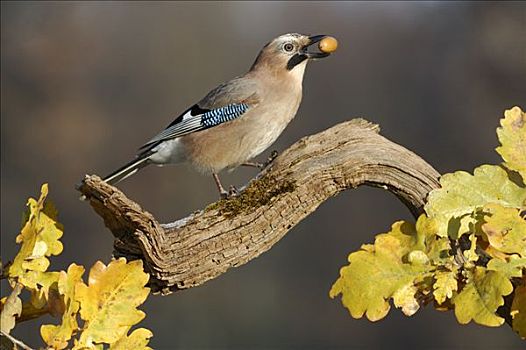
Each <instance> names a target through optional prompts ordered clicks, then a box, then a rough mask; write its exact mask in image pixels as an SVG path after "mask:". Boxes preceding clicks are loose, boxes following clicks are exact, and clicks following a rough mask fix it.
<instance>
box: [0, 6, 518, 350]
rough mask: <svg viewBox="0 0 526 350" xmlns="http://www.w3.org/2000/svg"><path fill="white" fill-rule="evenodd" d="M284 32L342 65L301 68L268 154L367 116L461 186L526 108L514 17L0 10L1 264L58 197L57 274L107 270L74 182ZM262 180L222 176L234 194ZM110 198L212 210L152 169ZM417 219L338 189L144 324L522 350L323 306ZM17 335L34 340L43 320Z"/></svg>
mask: <svg viewBox="0 0 526 350" xmlns="http://www.w3.org/2000/svg"><path fill="white" fill-rule="evenodd" d="M286 32H300V33H306V34H331V35H334V36H336V37H337V38H338V39H339V41H340V49H339V51H338V52H337V53H336V54H335V55H333V56H332V57H330V58H328V59H326V60H323V61H320V62H314V63H311V64H310V65H309V67H308V69H307V74H306V77H305V81H304V100H303V103H302V106H301V108H300V110H299V112H298V115H297V117H296V119H295V120H294V121H293V122H292V124H291V125H290V126H289V127H288V128H287V130H286V131H285V133H284V134H283V136H282V137H281V138H280V139H279V140H278V142H277V143H276V144H275V145H274V146H273V147H272V149H277V150H283V149H284V148H286V147H287V146H288V145H290V144H292V143H293V142H295V141H296V140H298V139H299V138H300V137H302V136H305V135H308V134H312V133H316V132H318V131H321V130H323V129H326V128H328V127H330V126H332V125H334V124H336V123H338V122H341V121H344V120H348V119H350V118H353V117H356V116H363V117H365V118H367V119H369V120H371V121H374V122H376V123H379V124H380V125H381V127H382V133H383V134H384V135H386V136H387V137H389V138H390V139H391V140H394V141H396V142H398V143H400V144H402V145H404V146H406V147H408V148H409V149H412V150H413V151H415V152H416V153H418V154H419V155H421V156H422V157H423V158H425V159H426V160H427V161H428V162H430V163H431V164H432V165H434V166H435V167H436V168H437V170H438V171H440V172H449V171H453V170H459V169H463V170H469V171H471V170H472V169H473V168H474V167H475V166H477V165H479V164H482V163H496V162H499V158H498V156H497V154H496V153H495V152H494V148H495V147H496V145H497V139H496V135H495V128H496V127H497V125H498V122H499V118H501V116H502V114H503V111H504V109H507V108H510V107H511V106H513V105H520V104H522V107H523V108H524V107H526V106H525V105H524V102H526V99H525V97H526V89H525V81H526V43H525V40H526V39H525V38H526V5H525V4H524V3H521V2H513V3H505V2H494V3H493V2H480V3H479V2H466V3H464V2H425V3H420V2H363V3H362V2H287V3H284V2H283V3H282V2H267V3H263V2H227V3H222V2H184V3H183V2H181V3H178V2H177V3H176V2H164V3H141V2H129V3H126V2H108V3H102V2H69V3H68V2H60V3H59V2H57V3H54V2H45V3H42V2H38V3H36V2H35V3H31V2H2V4H1V49H2V52H1V126H2V130H1V135H2V136H1V137H2V139H1V145H2V148H1V215H2V217H1V219H2V224H1V239H2V247H1V248H2V249H1V256H2V259H4V261H5V260H8V259H10V258H12V257H13V256H14V254H15V253H16V251H17V246H16V245H15V243H14V240H15V236H16V235H17V233H18V230H19V225H20V217H21V213H22V211H23V210H24V205H25V201H26V198H27V197H29V196H37V195H38V193H39V188H40V185H41V184H42V183H44V182H49V184H50V193H51V198H52V200H53V201H54V202H55V203H56V205H57V207H58V209H59V213H60V220H61V221H62V222H63V223H64V225H65V235H64V237H63V243H64V247H65V248H64V252H63V254H62V255H60V256H59V257H55V258H53V259H52V268H55V269H65V268H66V267H67V265H69V263H71V262H76V263H79V264H83V265H86V266H90V265H91V264H93V263H94V262H95V261H96V260H99V259H100V260H102V261H104V262H108V261H109V259H110V255H111V251H112V236H111V234H110V233H109V232H108V231H107V229H106V228H105V227H104V225H103V223H102V221H101V219H100V218H99V217H98V216H96V215H95V214H94V213H93V211H92V210H91V209H90V207H89V206H88V205H87V204H86V203H83V202H80V201H79V200H78V193H77V192H76V191H75V189H74V185H75V183H77V182H78V181H79V180H80V179H81V177H82V176H83V175H84V174H85V173H96V174H99V175H105V174H106V173H108V172H110V171H112V170H114V168H116V167H118V166H120V165H122V163H124V162H126V161H128V160H129V159H130V158H131V157H132V156H133V155H134V152H135V150H136V149H137V147H138V146H140V145H141V144H142V143H143V142H144V141H146V140H147V139H149V138H150V137H151V136H153V135H154V134H155V133H157V132H158V131H159V130H160V129H161V128H163V127H164V126H166V125H167V124H168V123H169V122H170V121H171V120H172V118H174V117H175V116H177V115H178V114H179V113H180V112H182V111H183V110H184V109H186V108H187V106H189V105H191V104H193V103H194V102H195V101H197V100H198V99H200V98H201V97H202V96H203V95H204V94H205V93H206V92H207V91H208V90H209V89H211V88H213V87H214V86H215V85H217V84H218V83H220V82H222V81H224V80H227V79H230V78H232V77H233V76H235V75H239V74H242V73H243V72H244V71H245V70H247V69H248V68H249V67H250V65H251V63H252V61H253V59H254V58H255V56H256V54H257V53H258V51H259V49H260V48H261V47H262V46H263V45H264V44H265V43H266V42H267V41H269V40H270V39H271V38H273V37H275V36H277V35H279V34H282V33H286ZM269 151H270V150H269ZM267 153H268V152H267ZM253 175H254V171H253V170H249V169H243V170H239V171H235V172H234V173H232V174H225V175H223V179H224V182H225V183H227V184H236V185H241V184H243V183H245V182H246V181H247V180H248V179H249V178H250V177H251V176H253ZM120 188H122V189H123V190H124V191H125V192H126V193H127V194H128V195H129V196H130V197H131V198H133V199H135V200H137V201H138V202H139V203H141V204H142V205H143V206H144V208H146V209H147V210H149V211H151V212H153V213H154V214H155V215H156V216H157V217H158V218H160V219H161V220H163V221H168V220H170V219H176V218H180V217H183V216H185V215H186V214H188V213H189V212H191V211H193V210H196V209H199V208H202V207H203V206H205V205H206V204H207V203H210V202H212V201H214V200H216V199H217V193H216V190H215V188H214V184H213V181H212V179H211V178H208V177H203V176H200V175H198V174H197V173H195V172H194V171H193V170H191V169H187V168H186V167H184V166H179V167H165V168H162V169H161V168H156V167H150V168H147V169H145V170H144V171H142V172H141V173H139V174H137V175H135V176H134V177H132V178H130V179H129V180H127V181H125V182H123V183H122V184H121V185H120ZM409 218H410V214H409V212H408V210H406V209H405V207H404V206H403V205H402V204H401V203H399V202H398V201H397V200H396V199H395V198H394V197H393V196H391V195H388V194H386V193H385V192H383V191H381V190H378V189H368V188H360V189H358V190H354V191H349V192H346V193H344V194H342V195H340V196H339V197H337V198H334V199H332V200H330V201H328V202H327V203H325V204H324V205H322V206H321V208H319V210H318V211H317V212H315V213H314V214H313V215H311V216H310V217H308V218H307V219H306V220H304V221H303V222H302V223H300V224H299V225H298V226H297V227H296V228H294V229H293V230H292V232H290V234H289V235H288V236H287V237H286V238H285V239H283V240H282V241H281V242H280V243H279V244H278V245H277V246H275V247H274V248H273V249H272V250H271V251H269V252H268V253H266V254H264V255H262V256H261V257H259V258H258V259H256V260H255V261H253V262H251V263H249V264H247V265H245V266H242V267H241V268H236V269H233V270H231V271H229V272H228V273H227V274H225V275H223V276H221V277H220V278H218V279H216V280H213V281H211V282H209V283H207V284H205V285H204V286H202V287H198V288H195V289H191V290H187V291H183V292H180V293H177V294H174V295H171V296H168V297H159V296H152V297H150V298H149V299H148V301H147V302H146V304H145V305H144V307H143V310H145V311H146V313H147V317H146V319H145V320H144V321H143V322H142V323H141V325H142V326H145V327H147V328H149V329H151V330H152V331H153V333H154V337H153V339H152V341H151V346H152V347H154V348H156V349H172V348H177V349H335V348H336V349H350V348H359V349H369V348H371V349H372V348H387V347H389V348H407V349H411V348H436V349H452V348H459V349H466V348H476V349H508V348H509V349H512V348H519V347H521V346H524V343H522V344H521V342H520V341H519V340H518V337H517V336H516V335H515V334H514V333H512V331H511V330H510V329H509V327H506V326H504V327H501V328H496V329H491V328H485V327H481V326H477V325H473V324H471V325H467V326H460V325H459V324H458V323H457V321H456V320H455V317H454V315H453V313H452V312H448V313H440V312H437V311H434V310H433V309H432V308H430V307H429V308H425V309H423V310H421V311H419V312H418V313H417V314H416V315H415V316H413V317H411V318H407V317H405V316H403V315H402V314H401V313H400V312H399V311H398V310H395V309H392V310H391V313H390V314H389V316H388V317H387V318H386V319H384V320H383V321H380V322H378V323H371V322H369V321H366V320H354V319H352V318H351V317H350V316H349V314H348V312H347V310H345V309H344V308H343V307H342V306H341V304H340V301H339V300H330V299H329V298H328V291H329V288H330V286H331V284H332V283H333V282H334V281H335V279H336V278H337V276H338V271H339V268H340V267H341V266H342V265H344V264H345V263H346V257H347V254H348V253H349V252H351V251H353V250H356V249H358V248H359V246H360V245H361V244H362V243H366V242H370V241H372V239H373V237H374V235H375V234H377V233H380V232H385V231H386V230H388V228H389V226H390V224H391V223H392V222H393V221H395V220H398V219H409ZM2 288H3V292H4V293H5V284H2ZM46 321H53V320H52V319H46ZM14 334H15V335H16V336H18V337H20V338H21V339H24V340H26V341H27V342H28V343H29V344H30V345H33V346H38V345H40V344H41V343H39V336H38V327H37V323H36V322H27V323H26V324H21V325H20V326H19V327H18V328H17V329H16V330H15V332H14Z"/></svg>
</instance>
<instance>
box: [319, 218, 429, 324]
mask: <svg viewBox="0 0 526 350" xmlns="http://www.w3.org/2000/svg"><path fill="white" fill-rule="evenodd" d="M416 243H417V239H416V233H415V227H414V225H411V224H409V223H406V222H402V221H400V222H396V223H395V224H393V226H392V229H391V231H390V232H389V233H386V234H380V235H378V236H376V239H375V244H374V246H372V245H368V246H367V250H360V251H358V252H355V253H352V254H350V255H349V263H350V264H349V265H348V266H345V267H343V268H342V269H341V270H340V278H339V279H338V280H337V281H336V282H335V283H334V285H333V286H332V288H331V290H330V292H329V295H330V297H331V298H334V297H336V296H337V295H339V294H342V303H343V305H344V306H345V307H346V308H347V309H348V310H349V312H350V313H351V316H352V317H354V318H361V317H362V316H363V315H364V314H365V315H366V316H367V318H368V319H369V320H371V321H377V320H380V319H382V318H384V317H385V316H386V315H387V313H388V312H389V308H390V306H389V302H388V299H389V298H391V297H393V295H394V294H395V293H397V302H398V304H399V305H400V306H401V307H402V308H404V306H405V311H406V312H408V313H411V312H412V311H413V310H414V311H416V310H415V309H416V306H415V305H414V303H413V301H412V300H411V299H410V298H409V297H408V296H409V295H410V294H411V292H412V289H411V288H410V287H409V286H410V285H411V284H413V282H414V281H415V279H417V278H422V276H423V275H424V274H425V273H426V272H428V270H429V266H428V265H425V264H411V263H405V262H404V261H403V258H404V257H405V256H406V255H407V254H408V253H409V252H410V251H412V250H413V249H412V248H414V246H415V244H416ZM404 289H405V290H404ZM412 295H413V297H414V293H413V294H412Z"/></svg>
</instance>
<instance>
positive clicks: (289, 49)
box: [283, 43, 294, 52]
mask: <svg viewBox="0 0 526 350" xmlns="http://www.w3.org/2000/svg"><path fill="white" fill-rule="evenodd" d="M283 50H285V51H287V52H291V51H292V50H294V45H292V44H291V43H287V44H285V45H283Z"/></svg>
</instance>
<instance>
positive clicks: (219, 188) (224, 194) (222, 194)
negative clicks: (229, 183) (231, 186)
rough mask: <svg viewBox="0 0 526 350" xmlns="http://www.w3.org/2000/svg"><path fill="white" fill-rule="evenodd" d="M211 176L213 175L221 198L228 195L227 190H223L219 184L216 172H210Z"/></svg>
mask: <svg viewBox="0 0 526 350" xmlns="http://www.w3.org/2000/svg"><path fill="white" fill-rule="evenodd" d="M212 176H213V178H214V181H215V183H216V186H217V189H218V190H219V194H220V196H221V198H226V197H228V192H227V191H225V188H224V187H223V185H222V184H221V180H219V176H218V175H217V174H216V173H212Z"/></svg>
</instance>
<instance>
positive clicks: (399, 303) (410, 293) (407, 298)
mask: <svg viewBox="0 0 526 350" xmlns="http://www.w3.org/2000/svg"><path fill="white" fill-rule="evenodd" d="M416 292H417V288H416V287H415V286H414V285H413V283H408V284H406V285H405V286H403V287H401V288H399V289H397V290H396V291H395V292H394V293H393V303H394V305H395V306H396V307H398V308H401V309H402V312H403V313H404V315H406V316H412V315H414V314H415V313H416V312H417V311H418V309H420V304H419V303H418V301H417V300H416V298H415V294H416Z"/></svg>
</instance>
